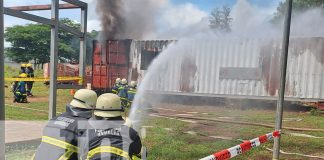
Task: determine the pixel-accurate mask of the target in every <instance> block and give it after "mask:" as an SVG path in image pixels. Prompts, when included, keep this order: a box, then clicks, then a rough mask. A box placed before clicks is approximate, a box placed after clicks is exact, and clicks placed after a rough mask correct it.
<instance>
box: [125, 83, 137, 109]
mask: <svg viewBox="0 0 324 160" xmlns="http://www.w3.org/2000/svg"><path fill="white" fill-rule="evenodd" d="M136 92H137V83H136V81H131V83H130V84H129V87H128V90H127V100H128V104H127V106H128V107H131V106H132V103H133V100H134V98H135V94H136Z"/></svg>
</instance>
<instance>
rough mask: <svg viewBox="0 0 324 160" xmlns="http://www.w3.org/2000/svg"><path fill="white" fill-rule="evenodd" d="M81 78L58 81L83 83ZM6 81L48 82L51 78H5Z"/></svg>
mask: <svg viewBox="0 0 324 160" xmlns="http://www.w3.org/2000/svg"><path fill="white" fill-rule="evenodd" d="M81 80H82V78H81V77H57V81H81ZM5 81H9V82H13V81H25V82H48V81H50V79H49V78H43V77H36V78H5Z"/></svg>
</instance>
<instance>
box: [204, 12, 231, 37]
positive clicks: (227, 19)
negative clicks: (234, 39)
mask: <svg viewBox="0 0 324 160" xmlns="http://www.w3.org/2000/svg"><path fill="white" fill-rule="evenodd" d="M232 21H233V18H232V17H231V9H230V8H229V7H226V6H223V8H222V9H219V8H215V9H214V10H213V11H212V12H211V13H210V17H209V23H210V25H209V27H210V28H212V29H215V30H217V31H221V32H230V31H231V23H232Z"/></svg>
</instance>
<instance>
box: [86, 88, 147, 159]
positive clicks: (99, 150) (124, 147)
mask: <svg viewBox="0 0 324 160" xmlns="http://www.w3.org/2000/svg"><path fill="white" fill-rule="evenodd" d="M123 112H124V108H123V107H122V106H121V101H120V98H119V97H118V96H117V95H115V94H112V93H106V94H103V95H101V96H99V97H98V100H97V104H96V109H95V111H94V117H92V118H91V119H89V127H88V129H87V131H86V132H85V134H84V135H83V136H82V137H86V138H85V139H87V140H86V141H83V142H82V145H81V147H82V148H83V149H82V151H81V159H87V160H99V159H102V160H110V159H120V160H122V159H134V158H133V157H134V156H136V157H140V156H139V154H140V153H141V149H142V142H141V139H140V137H139V135H138V133H137V131H135V130H134V129H133V128H131V127H129V126H127V125H125V120H124V119H123V117H122V114H123Z"/></svg>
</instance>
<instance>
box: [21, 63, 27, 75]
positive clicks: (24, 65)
mask: <svg viewBox="0 0 324 160" xmlns="http://www.w3.org/2000/svg"><path fill="white" fill-rule="evenodd" d="M22 73H26V64H25V63H22V64H21V65H20V71H19V74H22Z"/></svg>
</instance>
